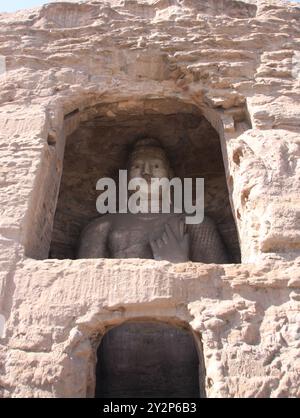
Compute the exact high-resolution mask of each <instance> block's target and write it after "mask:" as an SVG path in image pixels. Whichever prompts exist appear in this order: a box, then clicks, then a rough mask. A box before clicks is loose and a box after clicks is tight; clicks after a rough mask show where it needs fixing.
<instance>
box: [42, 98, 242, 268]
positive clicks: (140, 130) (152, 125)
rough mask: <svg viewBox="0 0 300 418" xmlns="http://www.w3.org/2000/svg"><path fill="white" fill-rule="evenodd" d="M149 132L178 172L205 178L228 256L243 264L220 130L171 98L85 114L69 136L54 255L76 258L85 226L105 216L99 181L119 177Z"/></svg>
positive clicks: (209, 206)
mask: <svg viewBox="0 0 300 418" xmlns="http://www.w3.org/2000/svg"><path fill="white" fill-rule="evenodd" d="M69 117H70V118H72V117H76V111H75V112H74V111H73V112H72V114H71V115H70V116H69ZM146 136H150V137H154V138H157V139H158V140H159V141H160V142H161V144H162V145H163V147H164V148H165V149H166V151H167V155H168V157H169V159H170V161H171V165H172V168H173V170H174V173H175V175H176V176H178V177H180V178H181V179H183V178H184V177H190V178H196V177H204V179H205V214H206V215H209V216H210V217H211V218H212V219H213V220H214V221H215V222H216V224H217V226H218V229H219V232H220V234H221V237H222V239H223V241H224V244H225V246H226V248H227V252H228V255H229V260H230V261H231V262H233V263H239V262H240V249H239V242H238V236H237V231H236V227H235V222H234V220H233V216H232V211H231V206H230V202H229V197H228V190H227V185H226V177H225V171H224V165H223V157H222V151H221V145H220V139H219V135H218V133H217V132H216V130H215V129H214V128H213V127H212V126H211V124H210V123H209V122H208V121H207V119H206V118H205V117H204V116H202V114H201V113H200V110H199V109H198V108H197V107H196V106H194V105H191V104H185V103H183V102H179V101H177V100H168V99H165V100H163V99H160V100H159V99H157V100H147V101H141V102H139V103H135V104H134V105H132V106H131V108H129V109H128V103H126V105H125V104H124V105H122V103H115V104H109V105H108V104H102V105H98V106H94V107H93V108H90V109H88V110H86V111H85V112H83V114H81V115H80V124H79V126H78V128H77V129H76V130H75V131H74V132H73V133H71V134H70V135H69V136H68V137H67V139H66V145H65V153H64V162H63V174H62V179H61V184H60V192H59V197H58V203H57V208H56V213H55V217H54V226H53V233H52V242H51V247H50V252H49V258H58V259H64V258H70V259H74V258H75V255H76V249H77V245H78V241H79V237H80V233H81V231H82V229H83V228H84V227H85V226H86V225H87V224H88V223H89V222H91V220H93V219H95V218H97V217H98V216H100V215H99V214H98V212H97V211H96V199H97V196H98V195H99V193H100V192H99V191H97V190H96V183H97V180H98V179H99V178H102V177H112V178H115V179H116V180H117V178H118V170H119V169H126V161H127V157H128V153H129V150H130V147H131V146H132V144H133V143H134V142H135V141H136V140H137V139H139V138H143V137H146Z"/></svg>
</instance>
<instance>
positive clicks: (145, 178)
mask: <svg viewBox="0 0 300 418" xmlns="http://www.w3.org/2000/svg"><path fill="white" fill-rule="evenodd" d="M142 178H143V179H144V180H146V182H147V183H148V184H151V179H152V176H150V174H144V175H143V176H142Z"/></svg>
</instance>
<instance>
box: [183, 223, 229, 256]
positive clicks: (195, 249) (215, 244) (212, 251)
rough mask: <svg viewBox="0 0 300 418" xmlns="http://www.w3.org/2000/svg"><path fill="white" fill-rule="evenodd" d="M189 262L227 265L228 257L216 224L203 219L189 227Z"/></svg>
mask: <svg viewBox="0 0 300 418" xmlns="http://www.w3.org/2000/svg"><path fill="white" fill-rule="evenodd" d="M188 232H189V236H190V248H191V261H196V262H197V261H198V262H201V263H218V264H222V263H228V256H227V251H226V249H225V246H224V244H223V242H222V239H221V237H220V234H219V232H218V230H217V227H216V224H215V223H214V221H212V220H211V219H210V218H208V217H207V218H205V219H204V221H203V222H202V223H201V224H199V225H189V226H188Z"/></svg>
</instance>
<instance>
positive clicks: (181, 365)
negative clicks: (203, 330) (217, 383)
mask: <svg viewBox="0 0 300 418" xmlns="http://www.w3.org/2000/svg"><path fill="white" fill-rule="evenodd" d="M204 382H205V370H204V366H203V361H202V353H201V352H200V348H199V346H198V345H197V344H196V341H195V339H194V336H193V334H192V333H191V332H190V330H189V329H188V328H187V327H182V326H178V325H176V326H175V325H174V324H169V323H164V322H159V321H149V320H148V321H135V322H126V323H124V324H122V325H120V326H117V327H115V328H113V329H111V330H109V331H108V332H107V333H106V334H105V335H104V337H103V338H102V340H101V343H100V345H99V348H98V350H97V366H96V389H95V397H96V398H114V397H115V398H126V397H137V398H141V397H142V398H145V397H146V398H147V397H171V398H174V397H175V398H176V397H186V398H199V397H201V398H202V397H205V389H204V386H205V383H204Z"/></svg>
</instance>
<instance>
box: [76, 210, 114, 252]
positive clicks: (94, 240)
mask: <svg viewBox="0 0 300 418" xmlns="http://www.w3.org/2000/svg"><path fill="white" fill-rule="evenodd" d="M110 226H111V225H110V222H109V221H108V220H105V218H103V219H97V220H96V221H94V222H92V223H90V224H89V225H88V226H87V227H86V228H85V229H84V230H83V232H82V234H81V237H80V243H79V247H78V252H77V258H107V257H109V253H108V245H107V238H108V234H109V231H110Z"/></svg>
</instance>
